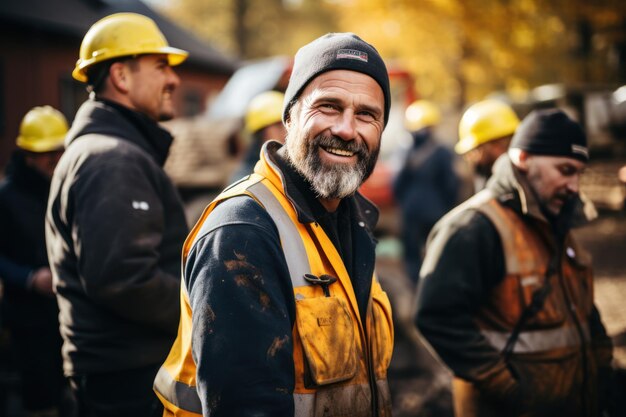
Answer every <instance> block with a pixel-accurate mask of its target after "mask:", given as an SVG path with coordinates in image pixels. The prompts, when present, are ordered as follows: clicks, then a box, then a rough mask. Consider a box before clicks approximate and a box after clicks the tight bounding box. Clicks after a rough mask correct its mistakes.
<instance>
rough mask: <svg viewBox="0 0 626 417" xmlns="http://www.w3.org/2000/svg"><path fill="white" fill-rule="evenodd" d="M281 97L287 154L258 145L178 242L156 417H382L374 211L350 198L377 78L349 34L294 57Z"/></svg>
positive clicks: (375, 133)
mask: <svg viewBox="0 0 626 417" xmlns="http://www.w3.org/2000/svg"><path fill="white" fill-rule="evenodd" d="M285 96H286V97H285V101H284V107H283V120H285V123H286V126H287V132H288V133H287V137H286V142H285V145H284V146H283V145H281V144H280V143H278V142H275V141H270V142H267V143H266V144H265V145H264V146H263V149H262V151H261V161H260V163H259V164H257V165H256V167H255V172H254V174H253V175H252V176H251V177H250V178H249V179H247V180H246V181H243V182H240V183H239V184H237V185H236V186H234V187H232V188H228V189H227V190H226V191H225V192H223V193H222V194H221V195H220V196H218V197H217V199H216V200H215V201H213V202H212V203H211V204H210V205H209V206H208V208H207V210H206V212H205V214H204V216H203V218H202V219H201V220H200V222H199V223H198V225H197V227H196V228H195V229H194V230H193V231H192V232H191V234H190V235H189V237H188V239H187V241H186V242H185V247H184V249H183V263H184V266H183V271H184V285H183V288H182V294H181V297H182V299H183V300H184V305H183V306H182V314H181V327H180V329H181V331H180V333H179V335H178V339H177V340H176V343H175V344H174V346H173V347H172V351H171V352H170V356H169V357H168V359H167V361H166V362H165V364H164V365H163V367H162V368H161V371H160V372H159V376H158V377H157V380H156V381H155V389H156V391H157V392H158V394H159V396H160V397H161V398H162V401H163V402H164V403H165V405H166V409H167V413H166V414H167V415H173V414H174V413H178V414H177V415H200V414H202V415H204V416H248V415H250V416H252V415H254V416H294V415H295V416H314V415H321V414H324V415H329V416H354V417H359V416H368V417H369V416H390V415H391V399H390V397H389V388H388V386H387V378H386V375H387V367H388V365H389V362H390V359H391V352H392V349H393V326H392V322H391V307H390V305H389V300H388V298H387V295H386V294H385V293H384V292H383V291H382V289H381V287H380V285H379V283H378V282H377V280H376V279H375V278H374V275H373V274H374V261H375V259H374V245H375V240H374V237H373V235H372V231H373V227H374V222H375V220H376V218H377V210H376V208H375V207H374V206H373V205H372V204H371V203H369V202H368V201H367V200H366V199H365V198H363V197H362V196H361V195H360V194H359V193H357V189H358V187H359V186H360V185H361V183H362V182H363V181H364V180H365V178H367V176H368V175H369V174H370V173H371V172H372V170H373V168H374V165H375V164H376V159H377V157H378V151H379V149H380V140H381V135H382V132H383V128H384V126H385V124H386V123H387V120H388V117H389V107H390V95H389V77H388V75H387V70H386V67H385V64H384V62H383V60H382V58H381V57H380V55H379V54H378V52H377V51H376V49H374V47H372V46H371V45H369V44H368V43H366V42H364V41H363V40H362V39H361V38H359V37H358V36H356V35H354V34H351V33H334V34H327V35H325V36H322V37H321V38H318V39H316V40H314V41H313V42H311V43H309V44H307V45H305V46H303V47H302V48H301V49H300V50H299V51H298V53H297V54H296V57H295V61H294V66H293V71H292V74H291V78H290V80H289V85H288V87H287V91H286V93H285ZM196 383H197V386H196ZM181 409H182V410H184V411H180V410H181Z"/></svg>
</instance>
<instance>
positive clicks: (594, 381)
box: [416, 109, 612, 417]
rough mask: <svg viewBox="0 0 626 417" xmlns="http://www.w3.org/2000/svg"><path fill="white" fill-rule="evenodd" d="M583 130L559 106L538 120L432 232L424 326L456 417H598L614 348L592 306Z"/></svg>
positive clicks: (423, 292)
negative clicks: (448, 378) (447, 378)
mask: <svg viewBox="0 0 626 417" xmlns="http://www.w3.org/2000/svg"><path fill="white" fill-rule="evenodd" d="M588 157H589V154H588V150H587V141H586V137H585V133H584V131H583V130H582V128H581V127H580V125H579V124H578V123H576V122H575V121H573V120H572V119H570V118H569V117H568V116H567V115H566V114H565V113H564V112H562V111H560V110H555V109H553V110H540V111H534V112H532V113H530V114H529V115H528V116H527V117H526V118H525V119H524V120H523V121H522V123H521V125H520V126H519V128H518V129H517V130H516V133H515V135H514V136H513V139H512V142H511V145H510V149H509V152H508V155H507V154H505V155H502V156H501V157H500V158H499V159H498V161H497V162H496V164H495V165H494V174H493V176H492V177H491V179H490V180H489V182H488V183H487V188H486V189H485V190H483V191H481V192H480V193H478V194H477V195H475V196H474V197H472V198H471V199H470V200H468V201H466V202H465V203H463V204H462V205H461V206H459V207H457V208H456V209H454V210H453V211H452V212H450V213H449V214H448V215H446V216H445V217H444V218H443V219H442V220H441V221H440V222H439V223H438V224H437V225H436V226H435V228H434V229H433V232H432V234H431V236H430V238H429V245H428V248H427V253H426V259H425V260H424V264H423V267H422V270H421V274H420V275H421V278H420V279H421V285H420V288H419V290H418V311H417V316H416V324H417V326H418V328H419V330H420V331H421V333H422V334H423V335H424V337H425V338H426V340H427V341H428V342H429V343H430V344H431V345H432V347H433V349H434V350H435V351H436V352H437V354H438V355H439V356H440V357H441V359H442V360H443V362H445V363H446V364H447V365H448V367H449V368H450V369H451V370H452V372H453V373H454V376H455V378H454V381H453V395H454V406H455V411H456V415H457V416H463V417H468V416H472V417H474V416H481V417H484V416H522V415H524V416H556V415H566V416H570V417H571V416H574V417H575V416H600V415H601V412H602V410H603V407H606V405H607V404H606V398H605V396H604V394H603V393H604V392H605V389H604V387H603V382H606V380H607V378H606V377H605V376H606V375H607V374H608V373H609V372H610V369H611V368H610V364H611V359H612V346H611V341H610V339H609V338H608V337H607V335H606V331H605V329H604V326H603V325H602V322H601V320H600V316H599V313H598V310H597V309H596V307H595V306H594V303H593V281H592V271H591V265H590V259H589V256H588V254H587V253H586V252H584V251H583V249H582V248H580V247H579V246H578V245H577V243H576V242H575V240H574V238H573V236H572V235H571V233H570V229H571V228H572V227H573V226H575V225H579V224H581V223H582V222H584V221H585V219H584V218H583V216H582V215H581V213H582V210H580V208H581V205H582V203H581V200H580V198H579V180H580V175H581V174H582V171H583V170H584V168H585V165H586V163H587V160H588Z"/></svg>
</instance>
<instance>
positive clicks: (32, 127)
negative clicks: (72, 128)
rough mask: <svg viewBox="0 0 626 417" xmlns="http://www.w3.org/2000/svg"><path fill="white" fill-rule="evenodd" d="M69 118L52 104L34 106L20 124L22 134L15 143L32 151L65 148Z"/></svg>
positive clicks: (38, 151) (49, 150)
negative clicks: (66, 118)
mask: <svg viewBox="0 0 626 417" xmlns="http://www.w3.org/2000/svg"><path fill="white" fill-rule="evenodd" d="M67 129H68V126H67V120H65V116H63V114H62V113H61V112H60V111H58V110H56V109H54V108H53V107H51V106H42V107H34V108H33V109H31V110H30V111H29V112H28V113H26V115H25V116H24V118H23V119H22V123H21V124H20V135H19V136H18V137H17V140H16V141H15V143H16V144H17V146H18V147H20V148H22V149H24V150H27V151H30V152H37V153H40V152H51V151H56V150H59V149H61V148H63V141H64V140H65V134H66V133H67Z"/></svg>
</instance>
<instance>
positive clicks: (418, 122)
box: [404, 100, 441, 132]
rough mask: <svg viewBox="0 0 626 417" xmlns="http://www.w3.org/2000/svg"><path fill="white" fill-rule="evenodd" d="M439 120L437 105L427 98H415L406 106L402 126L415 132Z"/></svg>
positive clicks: (437, 122)
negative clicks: (415, 99)
mask: <svg viewBox="0 0 626 417" xmlns="http://www.w3.org/2000/svg"><path fill="white" fill-rule="evenodd" d="M440 121H441V113H440V112H439V109H438V108H437V106H435V105H434V104H433V103H431V102H430V101H427V100H417V101H414V102H413V103H411V105H410V106H409V107H407V108H406V112H405V113H404V127H406V129H407V130H408V131H409V132H415V131H417V130H420V129H423V128H425V127H428V126H435V125H437V124H439V122H440Z"/></svg>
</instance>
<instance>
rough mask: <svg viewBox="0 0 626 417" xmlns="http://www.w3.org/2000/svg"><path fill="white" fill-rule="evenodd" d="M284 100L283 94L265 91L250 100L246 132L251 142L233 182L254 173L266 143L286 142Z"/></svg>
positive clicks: (233, 177) (246, 118)
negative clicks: (283, 119)
mask: <svg viewBox="0 0 626 417" xmlns="http://www.w3.org/2000/svg"><path fill="white" fill-rule="evenodd" d="M284 98H285V95H284V94H283V93H281V92H278V91H265V92H263V93H261V94H259V95H257V96H255V97H254V98H253V99H252V100H250V104H248V108H247V109H246V115H245V130H246V132H247V133H248V134H249V135H250V142H249V145H248V149H247V150H246V153H245V155H244V157H243V159H242V161H241V164H240V165H239V168H238V169H237V170H236V171H235V173H234V174H233V175H232V177H231V182H235V181H237V180H240V179H241V178H243V177H245V176H246V175H249V174H251V173H252V171H253V170H254V165H255V164H256V163H257V161H258V160H259V154H260V153H261V147H262V146H263V144H264V143H265V142H267V141H268V140H270V139H274V140H277V141H279V142H280V143H284V142H285V134H286V131H285V126H284V125H283V121H282V115H283V99H284Z"/></svg>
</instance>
